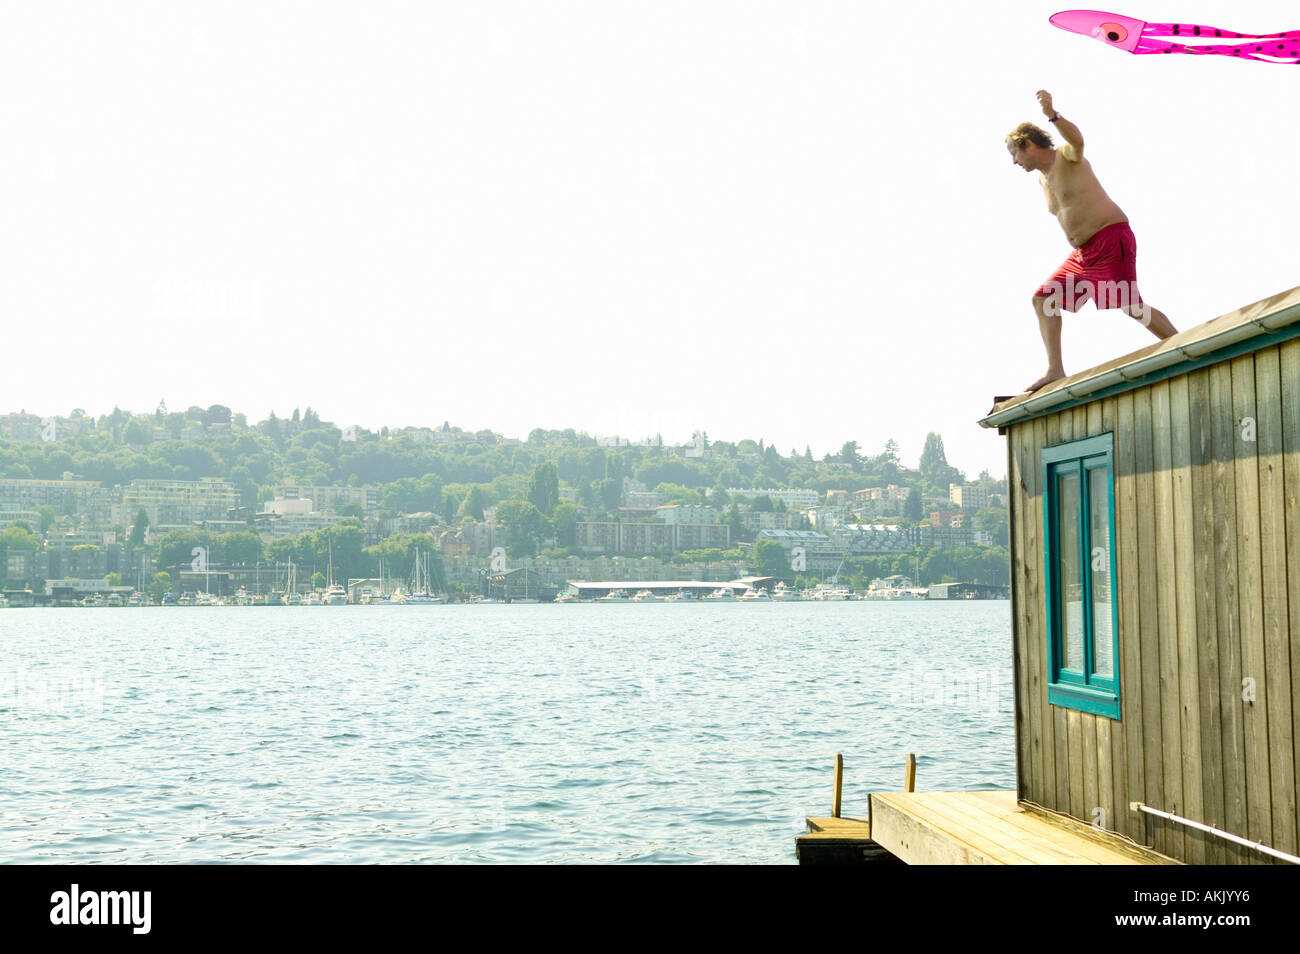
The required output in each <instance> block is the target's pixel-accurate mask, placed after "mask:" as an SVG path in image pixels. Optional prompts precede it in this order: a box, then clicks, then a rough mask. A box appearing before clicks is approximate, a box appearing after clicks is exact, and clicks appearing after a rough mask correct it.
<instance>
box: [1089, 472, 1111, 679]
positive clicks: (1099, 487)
mask: <svg viewBox="0 0 1300 954" xmlns="http://www.w3.org/2000/svg"><path fill="white" fill-rule="evenodd" d="M1109 491H1110V472H1109V471H1108V470H1107V469H1106V468H1104V467H1098V468H1095V469H1093V470H1090V471H1088V508H1089V510H1090V511H1091V514H1090V519H1089V522H1090V523H1091V524H1092V526H1091V527H1089V528H1088V530H1089V540H1088V545H1089V546H1090V547H1091V553H1090V556H1089V561H1088V567H1089V570H1088V572H1089V582H1091V583H1092V636H1093V654H1092V658H1093V665H1094V671H1095V672H1096V674H1097V675H1099V676H1105V677H1106V678H1108V679H1112V678H1114V676H1115V660H1114V658H1113V656H1114V640H1113V639H1112V637H1111V626H1110V624H1111V591H1110V589H1111V579H1110V547H1111V540H1110V493H1109Z"/></svg>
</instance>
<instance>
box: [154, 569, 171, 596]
mask: <svg viewBox="0 0 1300 954" xmlns="http://www.w3.org/2000/svg"><path fill="white" fill-rule="evenodd" d="M171 588H172V575H171V574H170V573H168V572H167V571H166V570H162V571H160V572H158V573H155V574H154V575H153V580H152V582H150V584H149V595H150V596H151V597H153V601H154V602H155V603H157V602H159V601H161V600H162V598H163V594H164V593H166V592H168V591H169V590H170V589H171Z"/></svg>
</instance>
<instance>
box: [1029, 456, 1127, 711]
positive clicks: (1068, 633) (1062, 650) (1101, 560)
mask: <svg viewBox="0 0 1300 954" xmlns="http://www.w3.org/2000/svg"><path fill="white" fill-rule="evenodd" d="M1042 463H1043V489H1044V493H1043V508H1044V513H1043V527H1044V539H1045V540H1046V542H1047V546H1046V550H1045V556H1046V563H1047V578H1046V579H1047V585H1046V587H1045V589H1046V591H1047V701H1048V702H1049V703H1051V704H1052V705H1058V706H1068V707H1069V708H1072V709H1081V710H1082V711H1084V712H1092V713H1096V714H1097V715H1103V716H1107V717H1108V718H1111V719H1118V718H1119V717H1120V699H1119V672H1118V669H1117V666H1116V660H1117V658H1118V656H1119V652H1118V650H1119V616H1118V607H1117V606H1116V604H1115V599H1114V586H1113V584H1114V580H1115V544H1114V541H1115V489H1114V487H1115V483H1114V473H1115V469H1114V443H1113V440H1112V435H1110V434H1103V435H1101V436H1099V437H1089V438H1087V439H1085V440H1080V441H1072V442H1071V443H1069V444H1060V445H1058V446H1056V447H1049V448H1047V449H1046V450H1044V451H1043V457H1042Z"/></svg>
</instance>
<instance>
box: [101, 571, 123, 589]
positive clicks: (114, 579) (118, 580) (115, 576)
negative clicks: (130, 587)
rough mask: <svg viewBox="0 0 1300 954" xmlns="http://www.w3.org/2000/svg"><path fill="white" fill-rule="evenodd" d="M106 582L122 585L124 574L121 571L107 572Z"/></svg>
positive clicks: (110, 584)
mask: <svg viewBox="0 0 1300 954" xmlns="http://www.w3.org/2000/svg"><path fill="white" fill-rule="evenodd" d="M104 582H105V583H107V584H108V585H109V586H121V585H122V574H121V573H109V574H107V575H106V576H105V577H104Z"/></svg>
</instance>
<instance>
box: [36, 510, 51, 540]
mask: <svg viewBox="0 0 1300 954" xmlns="http://www.w3.org/2000/svg"><path fill="white" fill-rule="evenodd" d="M36 512H37V513H39V514H40V515H41V533H44V532H45V531H46V530H48V529H50V527H52V526H54V518H55V514H54V508H53V507H51V506H49V505H48V504H41V505H40V506H38V507H37V508H36Z"/></svg>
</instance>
